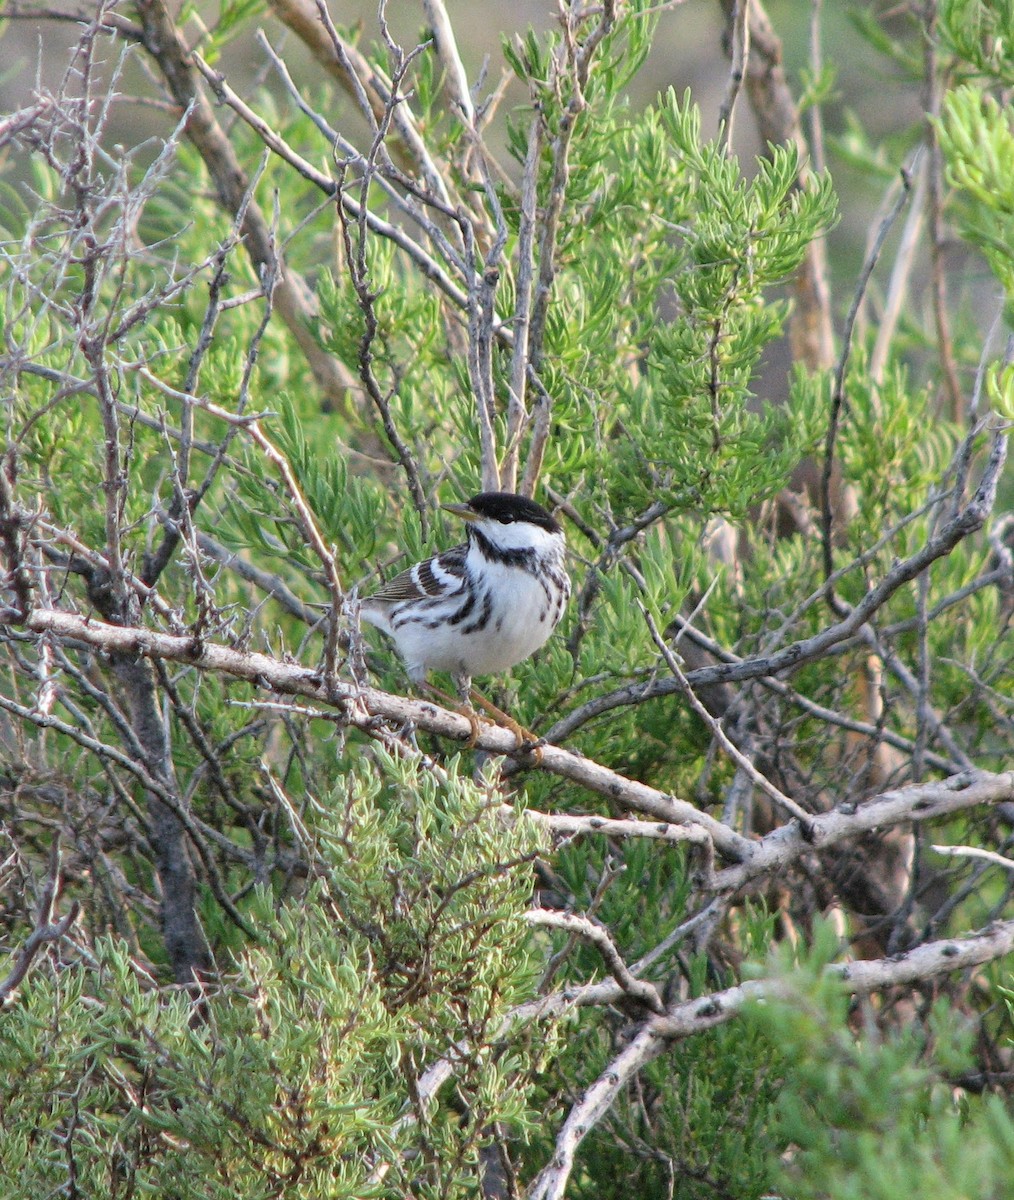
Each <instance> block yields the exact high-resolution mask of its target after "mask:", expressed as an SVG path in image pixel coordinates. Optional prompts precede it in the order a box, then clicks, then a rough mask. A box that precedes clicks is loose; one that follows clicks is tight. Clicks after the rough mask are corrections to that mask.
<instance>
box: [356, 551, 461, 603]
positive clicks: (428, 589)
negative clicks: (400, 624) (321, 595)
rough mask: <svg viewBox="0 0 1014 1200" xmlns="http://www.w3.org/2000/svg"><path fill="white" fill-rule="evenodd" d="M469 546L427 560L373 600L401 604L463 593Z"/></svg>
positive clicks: (373, 596) (392, 580)
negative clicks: (401, 602)
mask: <svg viewBox="0 0 1014 1200" xmlns="http://www.w3.org/2000/svg"><path fill="white" fill-rule="evenodd" d="M466 550H467V546H454V547H452V548H451V549H450V550H444V551H442V552H441V553H440V554H434V555H433V557H432V558H425V559H423V561H422V562H418V563H416V564H415V566H414V567H409V569H408V570H407V571H402V572H401V574H400V575H395V577H394V578H393V579H390V580H388V582H387V583H385V584H384V586H383V587H382V588H381V589H380V591H378V592H374V593H373V595H372V596H370V597H368V599H369V600H381V601H384V602H385V603H387V604H397V603H399V602H400V601H402V600H433V599H437V598H438V597H440V596H450V595H454V594H456V593H457V592H459V591H460V590H461V588H462V585H463V584H464V581H465V552H466Z"/></svg>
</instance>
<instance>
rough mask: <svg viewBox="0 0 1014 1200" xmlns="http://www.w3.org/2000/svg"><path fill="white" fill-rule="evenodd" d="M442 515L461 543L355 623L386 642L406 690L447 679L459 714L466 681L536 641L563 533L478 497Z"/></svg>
mask: <svg viewBox="0 0 1014 1200" xmlns="http://www.w3.org/2000/svg"><path fill="white" fill-rule="evenodd" d="M444 508H446V509H447V510H448V512H453V513H456V514H457V515H458V516H459V517H461V518H463V520H465V521H466V522H467V523H468V527H467V531H466V532H467V541H465V542H464V543H463V544H462V545H460V546H454V547H452V548H451V549H450V550H444V551H442V552H441V553H439V554H435V555H433V557H432V558H427V559H424V560H423V561H422V562H418V563H416V564H415V566H414V567H410V568H409V569H408V570H407V571H403V572H402V573H401V574H400V575H397V576H396V577H395V578H394V579H392V580H391V581H390V582H389V583H387V584H385V585H384V586H383V587H382V588H381V589H380V591H379V592H377V593H375V594H374V595H373V596H369V597H367V599H365V600H364V601H363V604H362V618H363V620H364V621H368V622H369V623H370V624H371V625H375V626H376V627H377V628H378V629H381V630H383V631H384V633H386V634H388V635H389V636H390V637H391V638H393V639H394V644H395V647H396V648H397V651H398V653H399V655H400V656H401V658H402V659H403V660H404V663H405V668H406V670H407V671H408V676H409V679H411V680H412V682H413V683H415V684H421V683H423V682H424V681H425V678H426V672H427V671H448V672H450V674H451V675H452V676H453V678H454V683H455V687H456V689H457V692H458V696H459V698H460V699H461V700H462V701H463V702H464V703H465V704H466V705H467V704H468V703H469V698H470V695H471V694H472V692H471V686H472V678H473V677H474V676H477V675H491V674H494V673H496V672H499V671H506V670H507V669H508V668H509V667H513V666H514V665H515V663H519V662H521V661H522V660H523V659H526V658H528V656H529V655H530V654H534V653H535V651H536V650H538V648H539V647H540V646H541V645H542V644H543V643H544V642H545V641H546V639H547V638H548V637H549V635H550V634H551V633H552V632H553V630H554V629H555V628H556V625H557V624H558V622H559V620H560V618H561V617H562V616H563V610H564V607H565V606H566V603H567V598H568V596H569V595H570V580H569V579H568V578H567V572H566V571H565V570H564V565H563V555H564V539H563V530H562V529H561V528H560V526H559V524H558V523H557V521H555V520H554V519H553V517H552V516H551V515H550V514H549V513H548V512H546V510H545V509H544V508H543V507H542V506H541V505H540V504H536V503H535V501H534V500H529V499H528V498H527V497H526V496H516V495H514V493H513V492H480V493H479V495H477V496H473V497H472V499H471V500H469V501H468V503H467V504H445V505H444ZM476 698H477V699H479V700H480V702H483V703H485V702H484V701H482V698H481V697H478V696H477V697H476ZM486 706H487V707H488V708H489V709H490V711H495V712H496V714H497V715H498V716H500V717H502V718H503V717H505V714H503V713H501V712H500V711H499V710H498V709H496V710H494V709H493V706H491V705H489V704H488V703H487V704H486ZM507 723H508V724H509V725H510V726H511V727H514V728H515V729H517V727H516V723H515V722H513V721H511V720H510V719H509V718H507ZM473 730H474V731H477V730H478V726H477V725H475V724H473ZM518 737H519V741H520V740H522V734H521V733H519V734H518ZM473 740H474V738H473Z"/></svg>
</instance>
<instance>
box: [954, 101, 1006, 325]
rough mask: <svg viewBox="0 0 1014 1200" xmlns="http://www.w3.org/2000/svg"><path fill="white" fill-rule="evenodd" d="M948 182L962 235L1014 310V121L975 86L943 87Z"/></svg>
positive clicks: (1004, 110)
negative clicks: (1013, 169)
mask: <svg viewBox="0 0 1014 1200" xmlns="http://www.w3.org/2000/svg"><path fill="white" fill-rule="evenodd" d="M938 129H939V136H940V145H941V147H942V149H943V152H944V154H945V156H946V158H947V166H948V173H949V176H950V180H951V182H952V183H953V184H954V186H955V187H957V188H958V189H960V193H961V195H962V198H963V201H964V203H963V206H962V209H961V215H962V221H963V226H964V232H965V236H966V237H967V238H968V239H969V241H971V242H972V243H974V244H975V245H976V246H978V247H979V249H980V250H981V251H982V253H983V255H984V257H985V259H986V261H987V262H988V263H989V265H990V268H991V269H992V271H993V273H994V274H995V275H996V277H997V279H998V280H999V281H1000V284H1001V286H1002V287H1003V290H1004V293H1005V295H1006V296H1007V306H1008V319H1010V318H1011V315H1012V314H1014V308H1012V307H1011V306H1012V305H1014V299H1012V298H1014V268H1012V266H1011V254H1010V248H1011V246H1012V245H1014V182H1012V180H1011V175H1010V170H1009V164H1010V162H1011V158H1012V156H1014V126H1012V123H1011V116H1010V111H1009V109H1004V108H1001V106H1000V105H999V104H998V103H997V102H996V101H995V100H994V99H993V98H992V97H991V96H988V95H982V94H981V93H980V92H979V91H978V90H977V89H975V88H973V87H970V86H964V87H960V88H957V89H955V90H954V91H953V92H950V93H948V95H947V97H946V98H945V101H944V105H943V112H942V115H941V118H940V122H939V125H938Z"/></svg>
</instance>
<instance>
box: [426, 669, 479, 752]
mask: <svg viewBox="0 0 1014 1200" xmlns="http://www.w3.org/2000/svg"><path fill="white" fill-rule="evenodd" d="M418 686H421V687H422V688H424V689H425V690H426V691H427V692H429V693H430V695H432V696H435V697H436V698H437V699H438V700H439V701H440V702H441V703H442V704H445V705H446V706H447V707H448V708H453V709H454V711H455V712H459V713H461V715H462V716H463V717H467V718H468V723H469V725H471V727H472V732H471V733H470V734H469V735H468V741H467V742H465V749H466V750H472V749H473V748H474V747H475V745H476V743H477V742H478V740H479V734H480V732H481V731H482V725H481V724H480V718H479V716H478V714H477V713H476V711H475V709H473V708H472V706H471V704H469V702H468V699H467V688H466V689H465V691H466V697H465V698H456V697H454V696H452V695H451V694H450V693H449V692H445V691H443V690H442V689H441V688H438V687H436V686H435V685H434V684H432V683H430V682H429V680H425V681H424V682H423V683H422V684H421V685H418Z"/></svg>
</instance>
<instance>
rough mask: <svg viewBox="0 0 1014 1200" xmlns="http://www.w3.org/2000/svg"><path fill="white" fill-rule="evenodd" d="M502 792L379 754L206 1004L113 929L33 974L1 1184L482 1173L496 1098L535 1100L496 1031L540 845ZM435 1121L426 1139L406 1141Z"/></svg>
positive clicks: (395, 1184)
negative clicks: (435, 1085) (512, 819)
mask: <svg viewBox="0 0 1014 1200" xmlns="http://www.w3.org/2000/svg"><path fill="white" fill-rule="evenodd" d="M496 808H497V803H496V802H494V803H493V804H492V805H490V803H489V801H488V799H487V798H486V796H485V795H484V793H483V792H482V791H481V790H479V789H477V788H475V787H474V786H473V785H472V784H470V783H468V782H467V781H465V780H463V779H461V778H459V777H458V776H457V775H456V774H455V773H454V771H453V770H452V771H451V773H450V774H449V775H447V776H446V777H444V778H442V779H441V778H439V777H438V776H437V775H435V774H434V773H433V772H428V773H426V772H420V770H419V768H418V767H413V766H411V765H408V764H406V763H404V762H397V761H394V760H391V759H387V758H385V757H384V756H382V755H381V756H380V757H379V758H378V761H377V763H376V765H375V767H374V768H373V769H372V770H371V769H370V768H369V766H368V764H367V762H366V761H360V763H359V765H358V770H357V772H356V774H355V776H350V777H349V779H348V783H347V785H339V787H337V788H336V789H335V792H334V794H333V795H331V796H329V797H327V798H326V800H324V801H322V802H321V803H320V804H319V805H317V806H315V808H314V810H313V819H312V822H310V823H308V824H307V825H304V826H303V827H302V836H303V837H307V838H312V839H313V842H314V845H315V849H316V854H317V862H318V864H319V866H318V869H319V872H320V874H319V875H318V877H317V878H316V879H314V880H313V881H312V882H309V883H308V884H307V886H306V888H305V890H304V891H303V892H302V894H301V895H300V896H299V897H298V899H293V900H291V901H287V902H284V903H282V904H280V905H277V906H276V905H275V903H274V901H273V900H272V897H271V896H270V895H269V894H268V893H266V892H263V891H260V892H257V893H255V894H253V895H252V896H251V897H250V898H249V900H248V902H247V903H246V905H245V909H246V912H247V915H248V917H249V918H250V919H251V920H252V921H253V922H254V923H255V925H256V927H257V929H258V931H259V943H258V944H257V945H255V946H251V947H249V948H247V949H246V950H244V951H242V952H241V953H239V954H238V956H237V957H236V959H235V961H234V962H233V963H232V964H231V966H226V964H225V963H223V964H222V966H223V975H222V979H221V981H220V982H218V983H216V984H215V985H214V986H212V987H209V989H208V991H207V994H206V995H205V997H204V999H203V1001H202V1007H203V1017H202V1019H201V1020H200V1021H197V1022H195V1021H194V1015H193V1006H192V1003H191V1000H190V999H189V998H188V997H187V995H186V994H185V993H179V994H176V995H172V994H166V993H164V992H163V991H161V990H159V989H158V988H156V987H154V986H153V980H152V979H151V978H150V977H149V976H148V975H146V974H145V973H144V972H143V971H142V970H140V969H139V967H138V965H137V963H136V962H135V961H134V960H133V959H132V957H131V956H130V954H129V953H128V951H127V949H126V947H125V946H124V945H123V944H122V943H121V942H119V941H117V940H115V939H112V938H106V939H102V940H101V941H99V942H98V943H97V944H96V946H95V948H94V958H91V957H89V958H86V959H84V960H81V961H79V962H77V963H76V964H74V965H72V966H68V967H67V968H66V969H63V970H53V971H50V970H42V971H38V972H36V973H35V974H34V975H33V976H32V978H31V980H30V981H29V983H28V984H27V985H26V986H25V988H24V989H23V991H22V994H21V996H20V997H19V1000H18V1003H17V1004H16V1005H15V1006H14V1007H13V1008H12V1009H11V1010H10V1011H9V1012H6V1013H5V1014H4V1018H3V1020H2V1021H0V1074H2V1076H3V1079H4V1081H5V1082H4V1112H5V1120H7V1121H8V1122H10V1125H9V1130H10V1134H11V1136H9V1137H5V1139H4V1141H3V1146H2V1148H0V1185H2V1190H3V1194H4V1196H6V1197H10V1200H20V1198H23V1200H29V1198H30V1197H31V1198H34V1197H37V1196H40V1195H43V1194H47V1193H48V1192H50V1191H52V1190H54V1189H59V1188H61V1187H64V1186H65V1185H66V1184H67V1181H68V1180H69V1179H71V1178H73V1180H74V1184H75V1186H76V1187H77V1188H78V1189H79V1191H80V1192H81V1193H82V1194H87V1195H108V1196H111V1197H116V1196H125V1195H128V1194H130V1195H153V1196H166V1195H173V1196H179V1197H184V1196H187V1197H189V1196H194V1197H197V1196H200V1197H208V1198H212V1200H218V1198H221V1200H224V1198H225V1197H235V1196H237V1195H241V1196H243V1197H244V1198H248V1200H257V1198H258V1197H269V1196H277V1195H280V1194H284V1195H286V1196H290V1197H297V1196H298V1197H304V1196H305V1197H318V1196H320V1197H323V1196H327V1197H329V1198H334V1200H337V1198H339V1197H349V1198H352V1197H366V1196H378V1197H380V1196H400V1195H404V1194H405V1190H406V1189H412V1190H413V1194H416V1195H419V1196H437V1195H439V1196H443V1197H452V1196H461V1197H465V1196H468V1195H471V1194H472V1191H471V1187H472V1184H473V1182H474V1177H475V1169H476V1168H475V1160H476V1154H477V1150H478V1147H479V1146H480V1145H481V1144H482V1142H483V1139H484V1138H485V1137H487V1136H488V1133H487V1132H485V1129H486V1121H487V1116H489V1117H490V1118H491V1117H492V1115H493V1114H495V1116H496V1120H497V1121H501V1122H506V1126H505V1127H515V1126H516V1127H522V1126H524V1125H525V1124H527V1123H529V1122H530V1121H531V1119H532V1118H531V1113H530V1112H529V1111H528V1108H527V1105H526V1098H525V1089H524V1087H523V1086H522V1082H523V1078H524V1076H523V1075H519V1074H518V1072H517V1065H518V1064H517V1063H516V1062H515V1060H514V1058H513V1056H512V1055H511V1054H506V1055H505V1054H503V1053H501V1052H500V1051H499V1050H498V1049H497V1048H496V1046H495V1044H494V1039H495V1037H496V1036H497V1031H498V1025H499V1021H500V1018H501V1016H502V1014H503V1013H504V1012H505V1011H506V1010H507V1008H509V1007H510V1005H511V1004H514V1003H516V1002H518V1001H519V1000H521V999H524V998H526V997H527V994H528V990H529V987H530V983H529V980H530V969H529V967H528V958H527V950H526V948H525V933H524V927H523V925H522V924H521V922H520V921H519V919H518V914H519V913H520V912H521V910H522V909H523V907H524V904H525V900H526V896H527V890H528V889H527V887H526V884H525V880H524V874H523V872H522V871H521V870H520V869H519V867H520V865H521V864H524V863H527V862H528V861H530V859H531V856H532V853H533V851H534V849H535V843H534V841H533V840H532V837H531V835H530V834H529V833H527V832H525V831H524V829H523V828H522V827H520V826H519V827H517V828H515V830H514V831H510V830H507V829H505V828H504V826H503V825H502V824H501V823H500V822H499V820H498V819H497V816H496ZM448 1053H453V1054H454V1056H455V1060H456V1062H457V1064H458V1068H459V1070H458V1072H457V1076H456V1091H455V1093H454V1095H453V1097H452V1096H447V1097H446V1099H445V1098H444V1097H441V1098H435V1099H434V1100H433V1101H431V1102H430V1103H429V1104H428V1105H427V1106H426V1107H425V1108H424V1109H420V1108H419V1106H418V1104H417V1103H416V1101H415V1096H416V1091H415V1089H416V1088H417V1087H418V1083H419V1080H418V1075H419V1073H420V1072H421V1070H422V1069H423V1067H424V1066H426V1065H429V1064H431V1063H432V1062H433V1061H434V1060H435V1059H437V1058H439V1057H440V1056H442V1055H444V1054H448ZM448 1102H449V1104H450V1107H448V1106H447V1104H448ZM460 1105H465V1106H467V1109H468V1111H469V1112H470V1113H471V1114H472V1119H471V1120H470V1121H463V1120H462V1119H461V1117H460V1111H459V1108H458V1106H460ZM416 1120H421V1121H422V1125H423V1130H424V1141H425V1144H426V1145H427V1146H428V1150H427V1152H426V1154H425V1155H424V1156H423V1158H422V1159H419V1158H418V1157H414V1158H409V1159H407V1160H405V1161H404V1162H403V1161H402V1160H401V1154H402V1152H403V1151H404V1149H405V1148H406V1146H407V1145H409V1144H414V1143H415V1141H416V1139H417V1138H418V1136H419V1134H418V1132H417V1128H416V1125H415V1121H416ZM381 1166H382V1167H383V1168H384V1169H382V1170H378V1168H379V1167H381Z"/></svg>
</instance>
